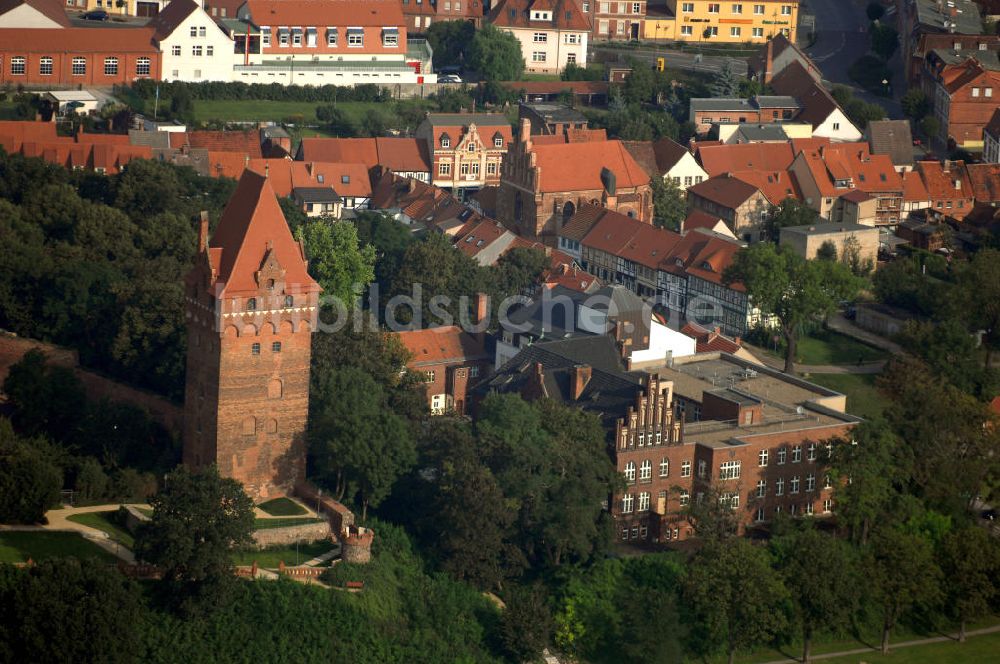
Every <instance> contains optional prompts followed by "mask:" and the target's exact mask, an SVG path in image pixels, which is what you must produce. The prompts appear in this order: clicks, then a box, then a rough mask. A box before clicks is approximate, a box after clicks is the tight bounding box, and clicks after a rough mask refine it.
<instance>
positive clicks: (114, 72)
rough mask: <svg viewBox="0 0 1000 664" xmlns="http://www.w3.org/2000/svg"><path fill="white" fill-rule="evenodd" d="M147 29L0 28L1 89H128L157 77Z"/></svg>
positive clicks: (156, 54)
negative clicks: (5, 87) (3, 86)
mask: <svg viewBox="0 0 1000 664" xmlns="http://www.w3.org/2000/svg"><path fill="white" fill-rule="evenodd" d="M160 62H161V59H160V51H159V49H158V48H157V47H156V44H155V43H154V39H153V30H151V29H149V28H130V29H115V28H27V29H25V28H0V84H2V85H10V86H19V85H25V86H40V85H46V86H74V87H77V86H88V87H89V86H96V87H111V86H113V85H127V84H130V83H132V82H134V81H136V80H139V79H143V78H152V79H156V78H159V77H160V75H161V74H160V72H161V65H160Z"/></svg>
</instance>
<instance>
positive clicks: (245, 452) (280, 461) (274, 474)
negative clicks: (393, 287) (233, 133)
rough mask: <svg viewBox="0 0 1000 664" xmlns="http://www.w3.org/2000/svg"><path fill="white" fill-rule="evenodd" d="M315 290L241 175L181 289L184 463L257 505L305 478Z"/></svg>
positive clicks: (267, 200)
mask: <svg viewBox="0 0 1000 664" xmlns="http://www.w3.org/2000/svg"><path fill="white" fill-rule="evenodd" d="M320 291H321V288H320V286H319V284H317V283H316V282H315V281H314V280H313V279H312V277H310V276H309V274H308V272H307V271H306V259H305V255H304V249H303V246H302V245H301V244H300V243H298V242H296V241H295V239H294V238H293V237H292V233H291V230H290V229H289V228H288V224H287V222H286V221H285V217H284V215H283V214H282V212H281V207H280V206H279V205H278V199H277V197H276V196H275V194H274V191H273V190H272V189H271V184H270V182H269V180H268V179H267V178H266V177H264V176H262V175H258V174H256V173H253V172H250V171H247V172H245V173H244V174H243V176H242V177H241V178H240V182H239V185H238V186H237V187H236V191H235V192H234V193H233V196H232V198H230V200H229V203H228V204H227V205H226V209H225V211H224V212H223V213H222V217H221V218H220V219H219V224H218V227H217V228H216V230H215V233H214V234H213V235H212V239H211V241H209V239H208V218H207V215H206V216H203V217H202V221H201V228H200V231H199V235H198V258H197V260H196V263H195V267H194V269H192V270H191V272H189V273H188V275H187V278H186V279H185V282H184V295H185V301H186V317H187V330H188V331H187V338H188V356H187V372H186V383H185V388H184V463H185V464H186V465H188V466H192V467H195V468H198V467H204V466H208V465H212V464H214V465H216V466H218V468H219V472H220V473H221V474H222V475H223V476H225V477H232V478H235V479H237V480H239V481H240V482H242V483H243V486H244V488H245V489H246V491H247V493H248V494H250V496H251V497H253V498H254V499H255V500H263V499H266V498H268V497H273V496H275V495H278V494H282V493H285V492H287V491H289V490H291V488H292V487H293V486H294V485H295V482H296V481H297V480H299V479H301V478H303V476H304V471H305V428H306V418H307V414H308V410H309V364H310V354H311V343H312V332H313V330H314V329H315V322H316V315H317V311H318V301H319V293H320Z"/></svg>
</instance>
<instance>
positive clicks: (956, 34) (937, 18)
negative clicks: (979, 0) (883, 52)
mask: <svg viewBox="0 0 1000 664" xmlns="http://www.w3.org/2000/svg"><path fill="white" fill-rule="evenodd" d="M897 8H898V9H899V18H898V19H897V23H898V25H897V29H898V30H899V39H900V53H902V55H903V60H904V67H905V68H906V75H907V80H908V81H910V82H912V81H913V79H914V77H915V76H916V75H917V74H918V72H919V64H915V63H914V60H915V59H916V58H918V57H920V55H919V54H920V53H927V52H928V51H929V50H930V49H931V48H935V47H938V43H939V41H938V40H939V38H945V37H946V38H948V39H950V40H952V42H953V43H954V42H955V41H958V43H961V44H962V45H963V47H967V46H968V45H969V44H970V43H978V42H976V41H975V39H973V41H972V42H970V41H965V40H963V38H962V37H963V36H969V37H973V38H976V37H979V36H980V34H981V33H982V32H983V21H982V15H981V14H980V11H979V7H978V5H977V4H976V3H975V2H973V1H972V0H906V1H905V2H899V3H898V5H897ZM926 37H933V40H932V41H928V40H927V39H926ZM980 39H981V37H980ZM953 43H952V44H948V43H947V42H946V43H945V45H944V46H943V47H944V48H948V47H949V46H953Z"/></svg>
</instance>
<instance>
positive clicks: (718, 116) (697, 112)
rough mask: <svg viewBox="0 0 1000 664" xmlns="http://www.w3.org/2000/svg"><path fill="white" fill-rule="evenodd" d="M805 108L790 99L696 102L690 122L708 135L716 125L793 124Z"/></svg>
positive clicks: (765, 97) (699, 100) (771, 98)
mask: <svg viewBox="0 0 1000 664" xmlns="http://www.w3.org/2000/svg"><path fill="white" fill-rule="evenodd" d="M801 111H802V106H801V105H800V104H799V102H798V101H797V100H796V99H795V97H789V96H775V95H759V96H756V97H752V98H750V99H717V98H716V99H706V98H694V99H692V100H691V102H690V112H689V116H688V119H689V120H690V121H691V122H692V123H694V125H695V130H696V131H697V132H698V133H700V134H704V133H706V132H707V131H708V130H709V129H710V128H711V126H712V125H713V124H723V125H728V124H747V123H749V124H771V123H782V122H791V121H793V120H794V119H795V117H796V116H797V115H798V114H799V113H800V112H801Z"/></svg>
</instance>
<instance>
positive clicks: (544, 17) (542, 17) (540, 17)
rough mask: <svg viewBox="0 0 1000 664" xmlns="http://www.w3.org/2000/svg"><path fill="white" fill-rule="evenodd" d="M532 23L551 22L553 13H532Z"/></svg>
mask: <svg viewBox="0 0 1000 664" xmlns="http://www.w3.org/2000/svg"><path fill="white" fill-rule="evenodd" d="M531 20H532V21H551V20H552V12H531Z"/></svg>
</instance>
